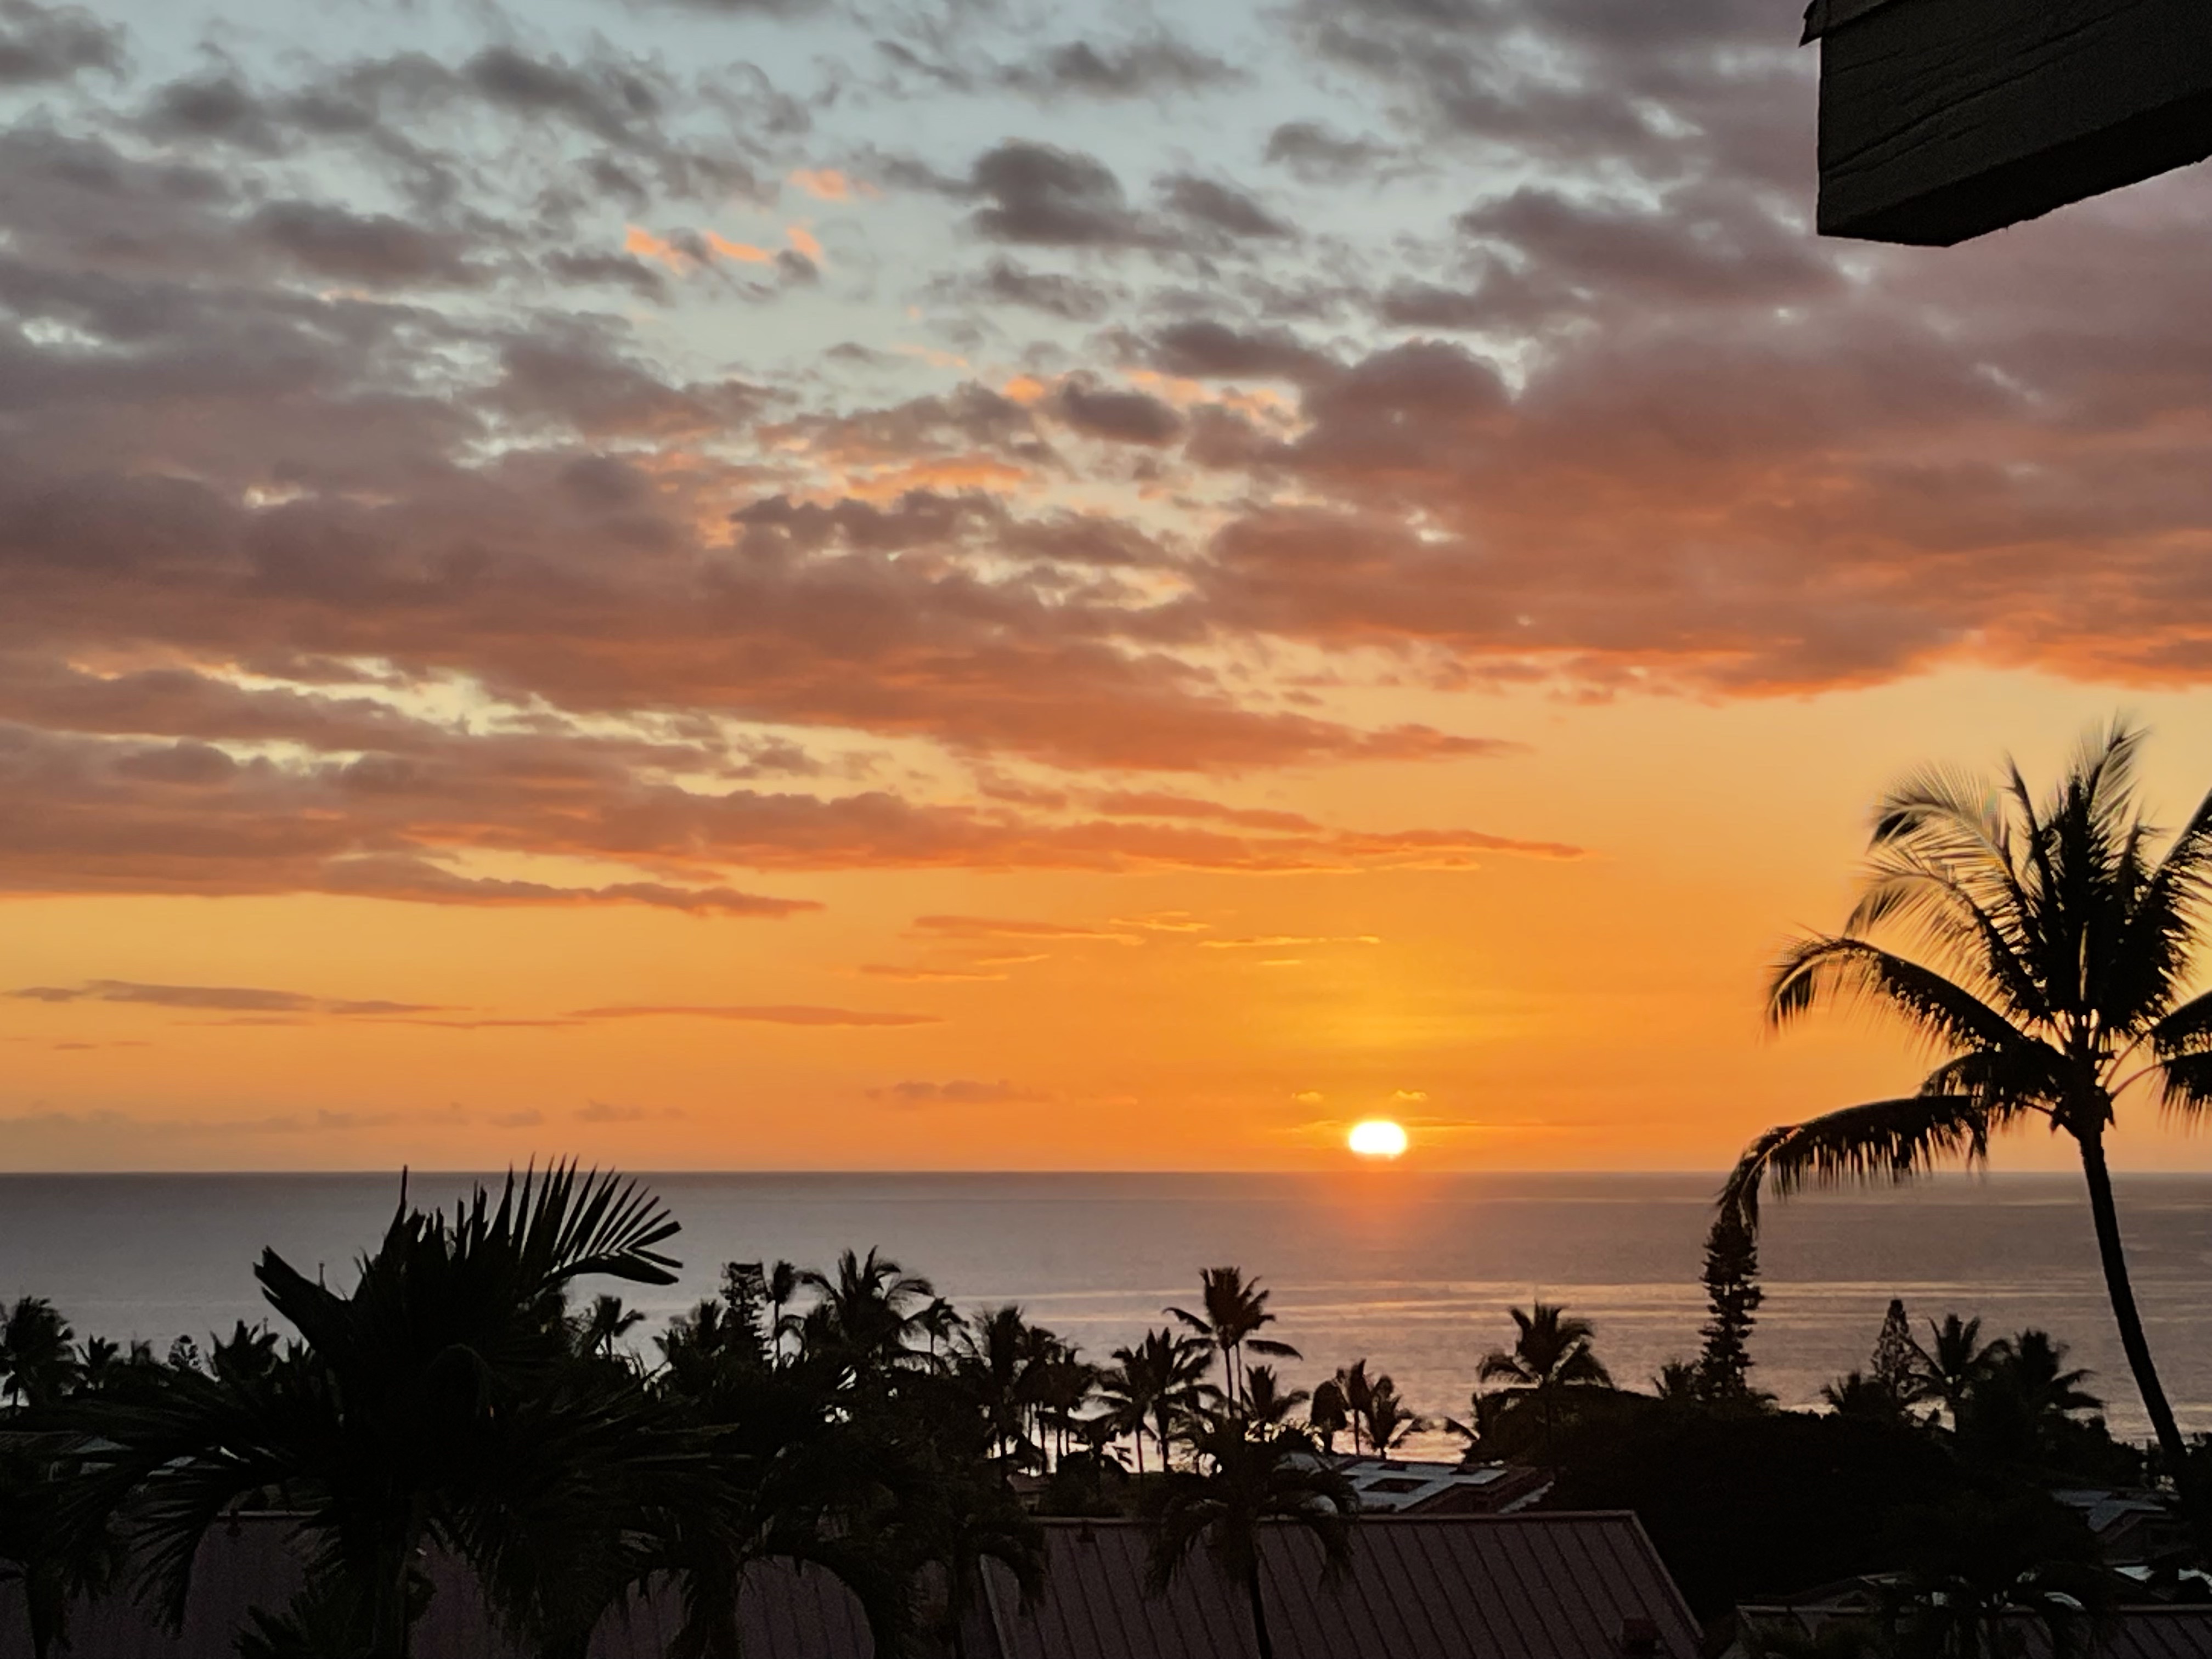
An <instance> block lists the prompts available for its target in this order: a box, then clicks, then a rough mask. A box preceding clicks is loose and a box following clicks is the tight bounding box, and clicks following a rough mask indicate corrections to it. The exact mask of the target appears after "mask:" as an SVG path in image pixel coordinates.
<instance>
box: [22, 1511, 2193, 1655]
mask: <svg viewBox="0 0 2212 1659" xmlns="http://www.w3.org/2000/svg"><path fill="white" fill-rule="evenodd" d="M292 1527H293V1521H292V1518H291V1517H289V1516H239V1517H237V1518H235V1519H234V1521H232V1522H228V1523H226V1524H224V1525H222V1526H220V1527H218V1528H216V1529H215V1530H214V1531H213V1532H212V1533H210V1534H209V1536H208V1539H207V1541H206V1543H205V1544H204V1546H203V1547H202V1553H201V1556H200V1559H199V1562H198V1565H197V1571H196V1573H195V1583H194V1590H193V1596H192V1601H191V1608H190V1616H189V1618H188V1619H187V1620H186V1623H185V1629H184V1632H182V1634H181V1635H179V1636H174V1637H173V1636H170V1635H169V1634H167V1632H165V1631H163V1630H161V1628H160V1627H159V1626H158V1625H157V1624H156V1622H155V1620H153V1618H152V1617H151V1616H150V1615H149V1613H146V1612H145V1611H144V1610H143V1609H142V1608H140V1607H137V1606H135V1605H133V1604H132V1603H131V1602H130V1601H126V1600H124V1599H123V1598H120V1597H112V1598H108V1599H106V1600H104V1601H99V1602H95V1603H94V1604H92V1605H89V1606H86V1607H80V1608H78V1609H77V1610H76V1614H75V1616H74V1618H73V1620H72V1621H71V1629H70V1636H71V1638H72V1642H73V1651H74V1653H75V1654H76V1655H77V1656H81V1659H234V1655H235V1653H236V1647H235V1640H236V1636H237V1632H238V1631H239V1630H240V1628H241V1627H242V1626H244V1624H245V1623H246V1612H247V1609H249V1608H251V1607H283V1605H284V1604H285V1603H286V1602H287V1601H289V1599H290V1597H291V1595H293V1593H294V1592H295V1590H296V1589H297V1588H298V1587H299V1584H300V1582H301V1569H300V1565H299V1559H298V1555H297V1553H296V1546H295V1542H294V1540H293V1534H292ZM1044 1528H1045V1539H1046V1546H1047V1555H1048V1567H1047V1573H1046V1588H1045V1590H1044V1593H1043V1594H1042V1595H1041V1596H1040V1597H1039V1598H1038V1600H1037V1601H1036V1604H1035V1605H1033V1606H1031V1607H1022V1606H1021V1605H1020V1601H1019V1597H1018V1594H1017V1592H1016V1590H1015V1587H1014V1584H1013V1581H1012V1576H1011V1575H1009V1574H1007V1573H1006V1571H1004V1569H1002V1568H999V1567H997V1566H996V1565H992V1566H990V1567H987V1569H986V1571H985V1576H984V1583H983V1593H982V1594H981V1595H980V1596H978V1597H977V1598H976V1605H975V1607H974V1609H973V1611H972V1613H971V1615H970V1617H969V1621H968V1626H967V1629H966V1631H965V1632H964V1637H965V1640H964V1644H963V1645H964V1647H965V1649H966V1652H967V1654H968V1656H969V1659H1251V1656H1252V1655H1253V1654H1254V1653H1255V1646H1254V1643H1253V1639H1252V1633H1251V1623H1250V1615H1249V1612H1248V1611H1247V1609H1246V1605H1245V1600H1244V1595H1243V1591H1242V1590H1241V1589H1239V1588H1238V1587H1237V1586H1236V1585H1233V1584H1231V1583H1228V1582H1226V1581H1225V1580H1224V1579H1223V1578H1222V1577H1221V1576H1220V1574H1219V1572H1218V1570H1217V1569H1216V1568H1215V1567H1214V1566H1213V1564H1212V1561H1211V1559H1209V1558H1207V1557H1206V1555H1205V1554H1204V1553H1199V1554H1197V1555H1194V1557H1193V1558H1192V1559H1191V1560H1190V1562H1189V1563H1188V1565H1186V1567H1185V1569H1184V1570H1183V1571H1182V1573H1181V1574H1179V1575H1178V1577H1177V1578H1176V1583H1175V1584H1174V1586H1173V1587H1172V1588H1171V1589H1170V1590H1169V1592H1168V1593H1167V1594H1166V1595H1161V1596H1155V1595H1152V1594H1151V1593H1150V1591H1149V1589H1147V1586H1146V1565H1147V1550H1148V1546H1149V1538H1148V1535H1147V1534H1146V1530H1145V1528H1143V1527H1142V1526H1140V1525H1139V1524H1138V1523H1136V1522H1125V1521H1097V1522H1076V1521H1050V1522H1045V1523H1044ZM1352 1540H1353V1543H1352V1566H1351V1568H1350V1570H1349V1571H1347V1572H1346V1574H1345V1575H1344V1576H1343V1577H1342V1578H1341V1579H1340V1581H1339V1582H1338V1583H1334V1584H1333V1585H1324V1584H1322V1583H1320V1582H1319V1579H1320V1563H1321V1558H1320V1553H1319V1548H1318V1546H1316V1544H1315V1543H1314V1541H1312V1540H1311V1539H1310V1538H1309V1537H1307V1536H1306V1535H1305V1534H1304V1533H1301V1532H1297V1531H1295V1530H1293V1529H1290V1528H1269V1529H1268V1532H1267V1535H1266V1536H1265V1539H1264V1541H1263V1545H1262V1548H1261V1561H1262V1590H1263V1594H1264V1596H1265V1598H1266V1606H1267V1620H1268V1628H1269V1632H1270V1633H1271V1635H1272V1636H1273V1639H1274V1644H1275V1651H1276V1653H1277V1655H1278V1659H1345V1656H1346V1655H1350V1654H1357V1655H1358V1656H1360V1659H1618V1656H1620V1653H1621V1650H1622V1648H1621V1640H1622V1636H1623V1633H1624V1629H1625V1627H1626V1626H1629V1625H1630V1623H1631V1622H1632V1621H1634V1620H1647V1621H1649V1626H1650V1630H1651V1631H1652V1632H1656V1636H1657V1638H1658V1644H1657V1647H1656V1656H1658V1659H1694V1656H1695V1654H1696V1653H1697V1649H1698V1629H1697V1626H1696V1625H1695V1624H1694V1622H1693V1621H1692V1619H1691V1617H1690V1613H1689V1610H1688V1609H1687V1608H1686V1607H1684V1606H1683V1604H1682V1601H1681V1597H1680V1595H1678V1594H1677V1593H1676V1591H1675V1589H1674V1584H1673V1583H1672V1582H1671V1581H1670V1580H1669V1579H1668V1577H1667V1574H1666V1571H1665V1569H1664V1568H1663V1567H1662V1566H1661V1565H1660V1564H1659V1559H1658V1557H1657V1555H1656V1553H1654V1552H1653V1550H1652V1548H1651V1544H1650V1540H1649V1539H1648V1538H1646V1537H1645V1536H1644V1529H1643V1528H1642V1527H1641V1526H1640V1525H1639V1524H1638V1522H1637V1520H1636V1518H1635V1517H1634V1516H1632V1515H1628V1514H1625V1513H1622V1514H1590V1515H1573V1514H1558V1515H1514V1516H1370V1517H1367V1518H1365V1519H1363V1520H1362V1521H1361V1522H1359V1523H1358V1525H1357V1526H1356V1527H1355V1528H1353V1532H1352ZM431 1572H432V1577H433V1578H434V1580H435V1582H436V1583H437V1585H438V1592H437V1594H436V1595H435V1596H434V1597H433V1598H432V1600H431V1603H430V1607H429V1609H428V1612H427V1613H425V1615H424V1617H423V1620H422V1623H421V1624H420V1625H418V1626H416V1636H415V1643H414V1650H415V1654H416V1659H520V1656H518V1655H516V1654H515V1652H514V1650H513V1649H512V1648H511V1647H510V1646H509V1645H508V1644H506V1643H505V1642H502V1641H501V1640H500V1639H498V1638H497V1637H496V1636H495V1634H494V1633H493V1632H491V1630H490V1628H489V1620H487V1618H486V1616H485V1613H484V1610H483V1602H482V1601H481V1599H480V1598H479V1597H478V1595H477V1592H476V1587H475V1585H474V1583H472V1582H471V1581H470V1579H469V1577H468V1576H467V1575H466V1574H465V1572H462V1571H459V1570H458V1569H456V1568H455V1567H454V1566H453V1564H451V1563H444V1564H439V1563H433V1564H432V1566H431ZM677 1620H678V1607H677V1603H676V1598H675V1596H674V1595H673V1594H672V1593H671V1592H668V1591H663V1592H661V1593H660V1594H659V1595H653V1596H649V1597H647V1598H645V1599H644V1600H643V1601H641V1602H640V1603H638V1604H637V1605H635V1606H634V1607H632V1608H631V1609H630V1610H629V1613H627V1614H626V1615H623V1616H619V1617H613V1618H610V1619H609V1620H608V1621H607V1623H606V1624H605V1626H602V1627H601V1629H600V1631H599V1634H598V1635H597V1636H596V1637H595V1638H593V1641H592V1659H665V1655H666V1653H667V1651H668V1644H669V1642H670V1640H671V1638H672V1637H673V1635H674V1633H675V1630H676V1626H677ZM739 1620H740V1624H741V1627H742V1629H743V1632H744V1656H745V1659H872V1646H871V1644H870V1641H869V1638H868V1634H867V1630H866V1625H865V1624H864V1622H863V1621H862V1620H861V1619H860V1612H859V1608H858V1607H857V1605H856V1604H855V1603H854V1601H853V1599H852V1597H851V1596H850V1595H848V1594H847V1592H846V1591H845V1590H844V1589H843V1588H842V1586H840V1585H839V1584H838V1583H836V1580H834V1579H832V1578H830V1577H829V1576H828V1575H827V1574H826V1573H824V1572H822V1571H819V1570H818V1569H815V1570H807V1571H799V1570H796V1569H793V1568H789V1567H774V1568H763V1569H760V1570H757V1571H755V1572H754V1573H753V1574H752V1575H751V1576H750V1577H748V1579H747V1581H746V1584H745V1589H744V1595H743V1598H742V1600H741V1601H740V1603H739ZM28 1651H29V1643H28V1635H27V1630H26V1628H25V1626H24V1621H23V1615H22V1607H21V1599H20V1595H19V1593H18V1591H17V1590H16V1589H15V1586H13V1585H0V1659H27V1654H28ZM2142 1659H2165V1656H2162V1655H2161V1656H2151V1655H2148V1654H2147V1655H2145V1656H2142Z"/></svg>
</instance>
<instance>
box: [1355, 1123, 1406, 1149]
mask: <svg viewBox="0 0 2212 1659" xmlns="http://www.w3.org/2000/svg"><path fill="white" fill-rule="evenodd" d="M1345 1145H1346V1146H1349V1147H1351V1148H1352V1151H1353V1152H1357V1153H1358V1154H1359V1155H1360V1157H1362V1158H1397V1157H1399V1156H1401V1154H1402V1153H1403V1152H1405V1150H1406V1130H1405V1127H1404V1126H1403V1125H1402V1124H1397V1123H1393V1122H1392V1121H1390V1120H1389V1118H1387V1117H1370V1118H1369V1119H1367V1120H1366V1121H1364V1122H1360V1123H1355V1124H1353V1125H1352V1133H1350V1134H1348V1135H1346V1137H1345Z"/></svg>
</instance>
